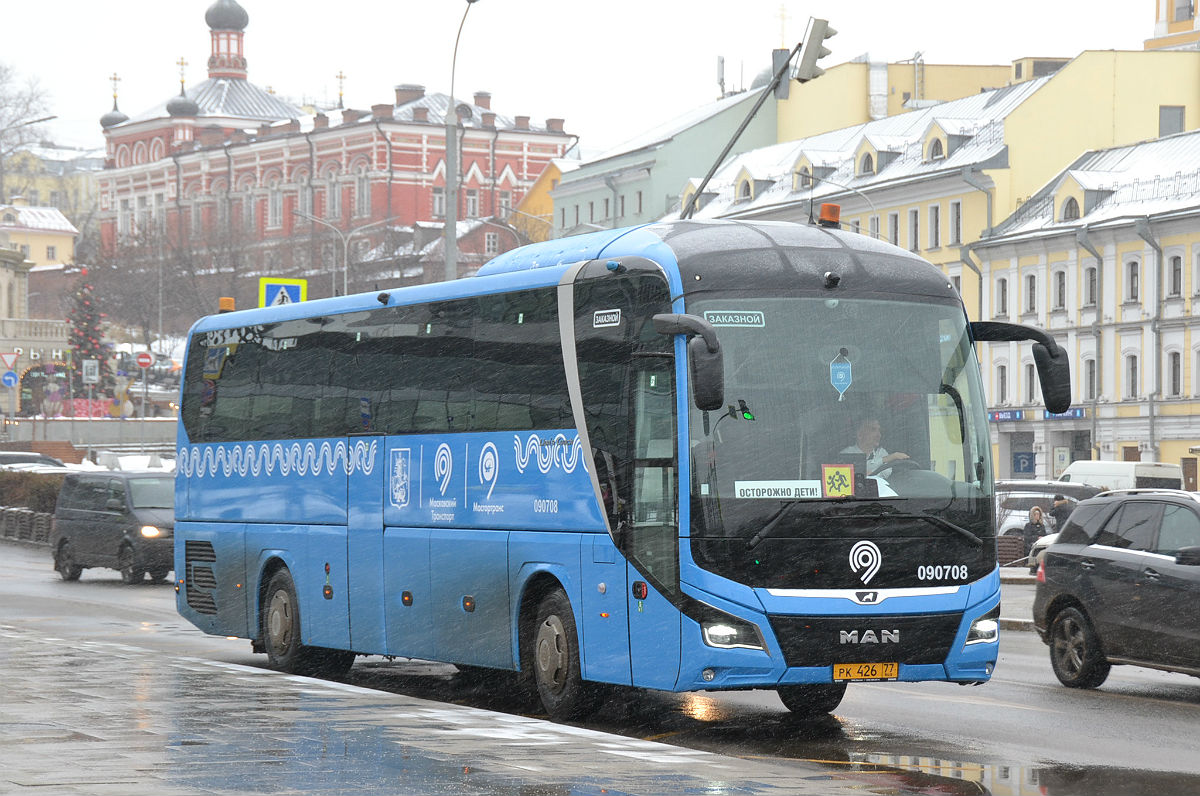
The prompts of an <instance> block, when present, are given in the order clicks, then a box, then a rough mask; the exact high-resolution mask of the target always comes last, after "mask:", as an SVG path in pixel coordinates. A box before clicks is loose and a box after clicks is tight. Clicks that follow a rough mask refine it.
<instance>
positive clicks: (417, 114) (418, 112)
mask: <svg viewBox="0 0 1200 796" xmlns="http://www.w3.org/2000/svg"><path fill="white" fill-rule="evenodd" d="M412 112H413V121H414V122H428V121H429V108H426V107H425V106H424V105H418V106H416V107H415V108H413V109H412Z"/></svg>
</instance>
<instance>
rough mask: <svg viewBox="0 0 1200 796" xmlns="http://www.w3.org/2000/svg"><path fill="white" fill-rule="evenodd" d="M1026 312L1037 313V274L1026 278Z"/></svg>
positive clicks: (1027, 275)
mask: <svg viewBox="0 0 1200 796" xmlns="http://www.w3.org/2000/svg"><path fill="white" fill-rule="evenodd" d="M1025 312H1027V313H1030V312H1037V274H1026V276H1025Z"/></svg>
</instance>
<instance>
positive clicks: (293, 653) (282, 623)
mask: <svg viewBox="0 0 1200 796" xmlns="http://www.w3.org/2000/svg"><path fill="white" fill-rule="evenodd" d="M259 627H260V628H261V634H262V642H263V647H264V649H265V650H266V653H267V661H268V662H269V663H270V665H271V668H273V669H278V670H280V671H283V672H289V673H291V674H303V675H309V676H312V677H341V676H342V675H344V674H345V673H346V672H347V671H349V670H350V667H351V666H352V665H353V664H354V653H353V652H349V651H346V650H332V649H325V648H324V647H307V646H305V645H303V644H301V643H300V633H301V625H300V601H299V600H298V599H297V598H296V585H295V583H294V582H293V581H292V573H291V572H289V571H288V570H286V569H281V570H279V571H278V572H276V573H275V574H274V575H272V576H271V580H270V581H269V582H268V584H267V592H266V594H265V595H264V598H263V602H262V606H261V608H260V609H259Z"/></svg>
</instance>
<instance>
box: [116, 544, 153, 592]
mask: <svg viewBox="0 0 1200 796" xmlns="http://www.w3.org/2000/svg"><path fill="white" fill-rule="evenodd" d="M136 561H137V557H136V556H134V554H133V548H132V547H130V546H129V545H121V549H120V551H118V552H117V569H118V570H120V571H121V582H122V583H124V584H125V585H126V586H136V585H137V584H139V583H141V582H142V581H143V580H144V579H145V577H146V570H145V569H143V568H142V567H139V566H138V565H137V564H136V563H135V562H136Z"/></svg>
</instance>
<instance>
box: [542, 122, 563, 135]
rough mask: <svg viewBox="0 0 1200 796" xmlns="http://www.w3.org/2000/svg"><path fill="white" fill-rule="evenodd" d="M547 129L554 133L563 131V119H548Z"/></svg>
mask: <svg viewBox="0 0 1200 796" xmlns="http://www.w3.org/2000/svg"><path fill="white" fill-rule="evenodd" d="M546 129H547V130H549V131H550V132H552V133H561V132H562V131H563V120H562V119H547V120H546Z"/></svg>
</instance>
